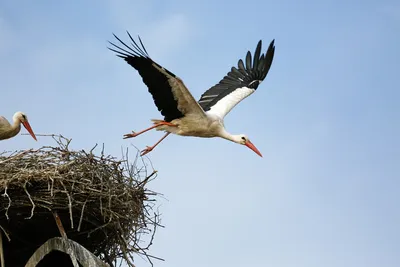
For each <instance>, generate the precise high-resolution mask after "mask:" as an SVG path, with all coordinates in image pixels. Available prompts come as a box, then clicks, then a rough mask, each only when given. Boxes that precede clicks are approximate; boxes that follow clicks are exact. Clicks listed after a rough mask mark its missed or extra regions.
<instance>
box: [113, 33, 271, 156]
mask: <svg viewBox="0 0 400 267" xmlns="http://www.w3.org/2000/svg"><path fill="white" fill-rule="evenodd" d="M128 35H129V37H130V39H131V41H132V47H130V46H128V45H126V44H125V43H124V42H123V41H121V40H120V39H119V38H118V37H117V36H115V35H114V36H115V38H117V40H118V41H119V42H120V43H121V45H122V47H121V46H117V45H115V44H113V43H111V42H110V44H111V45H112V46H113V47H114V48H109V49H110V50H112V51H114V52H116V53H117V55H118V56H119V57H121V58H123V59H125V61H126V62H127V63H128V64H130V65H131V66H132V67H134V68H135V69H136V70H137V71H138V72H139V74H140V75H141V76H142V79H143V82H144V83H145V84H146V85H147V87H148V89H149V92H150V93H151V94H152V96H153V99H154V103H155V105H156V106H157V108H158V110H159V111H160V112H161V114H162V115H163V116H164V120H153V123H154V125H153V126H152V127H150V128H147V129H145V130H143V131H140V132H132V133H130V134H126V135H125V136H124V138H130V137H135V136H138V135H140V134H142V133H144V132H147V131H149V130H151V129H154V128H156V129H157V130H160V131H166V132H167V133H166V134H165V135H164V136H163V137H162V138H161V139H160V140H159V141H158V142H157V143H156V144H155V145H153V146H148V147H147V148H146V149H144V150H143V151H142V155H145V154H147V153H149V152H150V151H152V150H153V149H154V147H156V146H157V145H158V144H159V143H160V142H161V141H162V140H164V139H165V138H166V137H167V136H168V135H169V134H170V133H174V134H177V135H182V136H197V137H221V138H224V139H227V140H230V141H232V142H235V143H238V144H242V145H245V146H247V147H249V148H250V149H252V150H253V151H254V152H255V153H257V154H258V155H260V156H261V153H260V152H259V151H258V149H257V148H256V147H255V146H254V145H253V144H252V143H251V142H250V140H249V138H248V137H247V136H246V135H243V134H240V135H233V134H230V133H228V132H227V131H226V130H225V127H224V122H223V119H224V117H225V116H226V115H227V114H228V113H229V112H230V111H231V110H232V109H233V108H234V107H235V106H236V105H237V104H238V103H240V102H241V101H242V100H243V99H245V98H246V97H248V96H250V95H251V94H252V93H254V92H255V91H256V89H257V88H258V86H259V84H260V83H261V82H262V81H263V80H264V78H265V77H266V76H267V74H268V71H269V69H270V67H271V64H272V61H273V57H274V53H275V46H274V40H273V41H272V42H271V43H270V45H269V47H268V50H267V52H266V53H265V54H261V45H262V42H261V41H259V42H258V45H257V48H256V50H255V53H254V57H253V59H252V56H251V53H250V52H247V54H246V58H245V62H243V61H242V60H239V62H238V67H237V68H235V67H232V68H231V71H230V72H229V73H228V74H227V75H226V76H225V77H224V78H223V79H222V80H221V81H220V82H219V83H218V84H216V85H214V86H213V87H211V88H210V89H208V90H207V91H206V92H205V93H204V94H203V95H202V96H201V98H200V100H199V101H198V102H196V100H195V99H194V97H193V96H192V94H191V93H190V92H189V90H188V89H187V87H186V86H185V85H184V83H183V81H182V80H181V79H180V78H178V77H177V76H176V75H175V74H173V73H172V72H170V71H168V70H167V69H165V68H163V67H162V66H160V65H159V64H157V63H156V62H154V61H153V60H152V59H151V58H150V57H149V55H148V54H147V51H146V49H145V47H144V46H143V43H142V41H141V40H140V38H139V41H140V46H139V45H138V43H136V42H135V40H134V39H133V38H132V37H131V35H130V34H129V33H128Z"/></svg>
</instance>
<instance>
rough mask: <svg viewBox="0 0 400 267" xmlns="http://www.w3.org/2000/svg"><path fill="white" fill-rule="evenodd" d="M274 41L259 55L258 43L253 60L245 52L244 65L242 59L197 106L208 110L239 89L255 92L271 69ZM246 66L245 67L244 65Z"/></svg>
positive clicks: (209, 90)
mask: <svg viewBox="0 0 400 267" xmlns="http://www.w3.org/2000/svg"><path fill="white" fill-rule="evenodd" d="M274 43H275V40H272V42H271V43H270V45H269V47H268V50H267V52H266V54H262V55H261V56H260V54H261V46H262V42H261V40H260V41H259V42H258V44H257V47H256V50H255V52H254V57H253V60H252V58H251V53H250V51H248V52H247V54H246V58H245V63H244V62H243V60H242V59H240V60H239V61H238V66H237V68H235V67H232V68H231V71H230V72H228V74H227V75H226V76H225V77H224V78H223V79H222V80H221V81H220V82H219V83H218V84H216V85H214V86H213V87H211V88H210V89H208V90H207V91H206V92H204V94H203V95H202V96H201V97H200V100H199V104H200V106H201V107H202V108H203V110H204V111H208V110H210V108H211V107H212V106H214V105H215V104H216V103H217V102H218V101H219V100H221V99H222V98H224V97H225V96H227V95H228V94H230V93H231V92H233V91H234V90H236V89H238V88H241V87H248V88H252V89H254V90H256V89H257V88H258V85H259V84H260V83H261V82H262V81H263V80H264V79H265V77H266V76H267V74H268V71H269V69H270V67H271V64H272V61H273V59H274V53H275V45H274ZM245 64H246V65H245Z"/></svg>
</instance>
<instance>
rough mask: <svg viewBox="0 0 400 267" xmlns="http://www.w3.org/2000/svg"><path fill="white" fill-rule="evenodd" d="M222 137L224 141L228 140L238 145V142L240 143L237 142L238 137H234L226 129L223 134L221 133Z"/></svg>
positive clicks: (222, 131)
mask: <svg viewBox="0 0 400 267" xmlns="http://www.w3.org/2000/svg"><path fill="white" fill-rule="evenodd" d="M220 137H222V138H224V139H226V140H229V141H232V142H234V143H237V142H238V140H237V138H236V135H233V134H230V133H228V132H227V131H226V130H225V129H222V130H221V132H220Z"/></svg>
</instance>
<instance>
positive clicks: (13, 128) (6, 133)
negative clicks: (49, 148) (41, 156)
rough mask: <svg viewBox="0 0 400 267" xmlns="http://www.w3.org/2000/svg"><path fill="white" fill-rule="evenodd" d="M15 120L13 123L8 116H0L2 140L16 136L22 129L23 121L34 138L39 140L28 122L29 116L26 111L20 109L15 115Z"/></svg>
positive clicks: (0, 136) (0, 138)
mask: <svg viewBox="0 0 400 267" xmlns="http://www.w3.org/2000/svg"><path fill="white" fill-rule="evenodd" d="M13 121H14V123H13V125H11V124H10V123H9V122H8V120H7V119H6V118H4V117H3V116H0V140H4V139H9V138H11V137H14V136H16V135H17V134H18V133H19V131H20V130H21V123H22V125H23V126H24V127H25V128H26V130H27V131H28V132H29V134H30V135H31V136H32V137H33V139H35V140H36V141H37V139H36V136H35V134H34V133H33V131H32V128H31V125H30V124H29V122H28V117H27V116H26V115H25V114H24V113H22V112H20V111H18V112H16V113H15V114H14V116H13Z"/></svg>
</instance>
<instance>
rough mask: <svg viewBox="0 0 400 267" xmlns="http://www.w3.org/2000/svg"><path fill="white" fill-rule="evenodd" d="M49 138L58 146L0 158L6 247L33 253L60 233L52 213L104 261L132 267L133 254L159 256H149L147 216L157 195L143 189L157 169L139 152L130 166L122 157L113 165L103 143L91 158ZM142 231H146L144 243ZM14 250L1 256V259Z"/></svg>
mask: <svg viewBox="0 0 400 267" xmlns="http://www.w3.org/2000/svg"><path fill="white" fill-rule="evenodd" d="M51 137H52V138H53V140H55V142H56V143H57V146H54V147H53V146H44V147H42V148H40V149H37V150H33V149H31V150H25V151H16V152H13V153H11V152H3V153H0V191H1V196H0V227H1V229H2V231H3V232H4V234H5V235H7V237H8V236H9V237H10V238H11V242H9V243H7V242H6V240H3V242H5V245H10V244H14V245H15V246H17V244H21V246H22V247H23V249H22V247H21V250H26V253H28V248H27V247H29V245H30V246H31V247H32V248H31V251H30V252H32V253H33V251H34V250H35V249H37V248H38V247H39V246H40V245H41V244H43V242H44V241H46V240H47V239H49V238H51V237H54V236H59V235H60V234H59V232H58V228H57V227H56V224H55V222H54V219H53V218H52V217H53V215H52V212H56V213H57V215H58V216H59V217H60V219H61V220H62V223H63V224H64V226H65V232H66V234H67V235H68V238H69V239H71V240H74V241H76V242H78V243H80V244H81V245H83V246H84V247H86V248H87V249H88V250H89V251H91V252H92V253H93V254H94V255H96V256H99V257H100V258H101V259H103V260H104V261H106V262H107V263H108V264H111V263H113V265H115V264H116V263H117V261H118V262H119V261H121V260H122V261H124V262H125V263H126V264H128V266H134V265H133V258H134V255H142V254H144V255H145V256H146V257H147V258H148V259H149V260H150V258H157V257H153V256H150V255H147V253H148V250H149V246H150V245H151V244H152V242H153V238H154V232H155V230H156V227H157V226H160V225H159V216H158V215H157V214H156V212H154V211H153V207H154V205H155V202H154V201H155V198H156V197H157V193H155V192H153V191H150V190H148V189H147V188H146V186H147V183H148V182H149V181H151V180H152V179H154V178H155V177H156V171H154V170H152V171H149V172H148V170H147V168H148V167H147V166H148V163H147V162H144V159H143V158H139V157H138V154H136V158H135V160H134V163H133V164H130V163H129V162H128V157H127V155H128V153H126V156H124V159H123V160H117V159H115V158H114V157H111V156H108V155H105V154H104V146H103V148H102V151H101V153H100V155H95V154H94V150H95V148H96V146H97V145H96V146H95V147H93V149H91V150H90V151H89V152H86V151H84V150H79V151H74V150H70V149H69V145H70V143H71V140H70V139H66V138H64V137H62V136H56V135H51ZM49 218H50V219H49ZM21 229H22V230H21ZM36 231H40V232H41V235H40V238H38V236H37V233H36ZM143 234H148V238H147V239H149V240H147V241H148V243H146V242H144V240H142V238H143V237H142V235H143ZM35 238H36V240H35ZM19 242H20V243H19ZM6 243H7V244H6ZM27 244H29V245H27ZM16 249H18V247H17V248H16ZM21 250H20V251H19V253H17V254H18V257H19V258H20V257H21V254H24V251H21ZM12 253H13V252H12V251H11V250H10V249H8V250H7V251H6V253H5V254H6V261H7V255H9V257H12V255H11V254H12ZM15 253H16V252H15ZM32 253H31V254H32ZM10 255H11V256H10ZM16 257H17V256H16ZM26 257H27V258H26V259H28V258H29V257H30V255H26ZM157 259H158V258H157ZM150 262H151V261H150ZM15 266H16V265H15Z"/></svg>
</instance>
